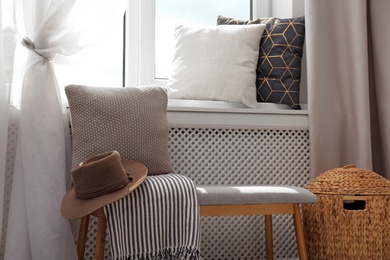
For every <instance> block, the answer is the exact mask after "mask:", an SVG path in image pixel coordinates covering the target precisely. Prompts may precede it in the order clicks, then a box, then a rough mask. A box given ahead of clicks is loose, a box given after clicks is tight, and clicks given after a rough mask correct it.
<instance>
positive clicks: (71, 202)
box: [61, 160, 148, 219]
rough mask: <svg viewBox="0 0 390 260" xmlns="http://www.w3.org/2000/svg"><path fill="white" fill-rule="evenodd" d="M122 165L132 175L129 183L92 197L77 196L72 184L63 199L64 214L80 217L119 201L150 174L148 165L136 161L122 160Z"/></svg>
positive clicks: (65, 215)
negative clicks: (81, 197)
mask: <svg viewBox="0 0 390 260" xmlns="http://www.w3.org/2000/svg"><path fill="white" fill-rule="evenodd" d="M122 165H123V167H124V168H125V170H126V171H127V172H128V173H129V175H130V176H131V177H132V181H130V182H129V184H127V185H126V186H124V187H123V188H121V189H119V190H116V191H114V192H111V193H109V194H105V195H101V196H99V197H96V198H92V199H78V198H76V193H75V189H74V185H73V184H72V186H71V187H70V188H69V190H68V191H67V192H66V194H65V196H64V198H63V200H62V204H61V213H62V216H64V218H67V219H75V218H80V217H83V216H86V215H88V214H90V213H92V212H94V211H96V210H98V209H100V208H102V207H104V206H106V205H108V204H110V203H112V202H114V201H117V200H119V199H121V198H123V197H124V196H126V195H127V194H129V193H131V192H132V191H133V190H135V189H136V188H137V187H138V186H139V185H140V184H141V183H142V182H143V181H144V180H145V178H146V176H147V174H148V169H147V168H146V166H145V165H143V164H141V163H138V162H136V161H131V160H122Z"/></svg>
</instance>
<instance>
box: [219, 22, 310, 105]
mask: <svg viewBox="0 0 390 260" xmlns="http://www.w3.org/2000/svg"><path fill="white" fill-rule="evenodd" d="M259 23H261V24H265V25H266V28H265V30H264V32H263V35H262V38H261V41H260V54H259V60H258V65H257V80H256V88H257V101H258V102H272V103H281V104H286V105H288V106H290V107H291V108H294V109H300V105H299V84H300V78H301V59H302V55H303V44H304V40H305V18H304V16H302V17H297V18H291V19H279V18H261V19H256V20H252V21H242V20H237V19H234V18H226V17H222V16H219V17H218V20H217V24H218V25H221V24H236V25H237V24H239V25H247V24H259Z"/></svg>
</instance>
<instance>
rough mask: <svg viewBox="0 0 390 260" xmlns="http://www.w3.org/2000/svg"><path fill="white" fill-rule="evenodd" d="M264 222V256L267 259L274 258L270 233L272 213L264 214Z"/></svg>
mask: <svg viewBox="0 0 390 260" xmlns="http://www.w3.org/2000/svg"><path fill="white" fill-rule="evenodd" d="M264 223H265V256H266V258H267V260H273V259H274V244H273V235H272V215H264Z"/></svg>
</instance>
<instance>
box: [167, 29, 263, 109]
mask: <svg viewBox="0 0 390 260" xmlns="http://www.w3.org/2000/svg"><path fill="white" fill-rule="evenodd" d="M264 28H265V25H259V24H258V25H251V26H227V25H226V26H209V27H192V26H185V25H177V26H176V27H175V46H174V56H173V62H172V67H171V75H170V78H169V80H168V83H167V88H168V96H169V98H172V99H202V100H223V101H230V102H242V103H244V104H245V105H247V106H249V107H252V108H255V107H256V105H257V100H256V66H257V60H258V58H257V57H258V55H259V42H260V38H261V35H262V33H263V31H264Z"/></svg>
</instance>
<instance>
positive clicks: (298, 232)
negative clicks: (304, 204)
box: [293, 204, 308, 260]
mask: <svg viewBox="0 0 390 260" xmlns="http://www.w3.org/2000/svg"><path fill="white" fill-rule="evenodd" d="M293 208H294V214H293V218H294V227H295V236H296V239H297V246H298V254H299V259H300V260H307V259H308V258H307V251H306V243H305V236H304V233H303V226H302V220H301V213H300V211H299V205H298V204H294V205H293Z"/></svg>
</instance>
